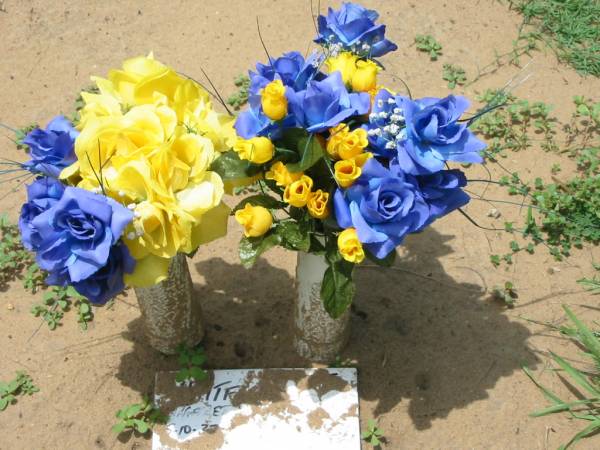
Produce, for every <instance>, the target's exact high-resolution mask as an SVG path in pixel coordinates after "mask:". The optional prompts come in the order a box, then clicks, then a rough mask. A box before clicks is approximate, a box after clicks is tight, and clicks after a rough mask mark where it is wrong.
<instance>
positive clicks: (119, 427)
mask: <svg viewBox="0 0 600 450" xmlns="http://www.w3.org/2000/svg"><path fill="white" fill-rule="evenodd" d="M125 427H126V425H125V422H119V423H117V424H116V425H113V427H112V431H113V433H115V434H121V433H122V432H123V431H125Z"/></svg>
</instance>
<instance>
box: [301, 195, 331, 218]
mask: <svg viewBox="0 0 600 450" xmlns="http://www.w3.org/2000/svg"><path fill="white" fill-rule="evenodd" d="M328 201H329V193H328V192H323V191H322V190H321V189H317V190H316V191H315V192H311V193H310V196H309V197H308V203H307V204H306V207H307V209H308V213H309V214H310V215H311V216H313V217H314V218H315V219H324V218H325V217H327V216H328V215H329V207H328V206H327V202H328Z"/></svg>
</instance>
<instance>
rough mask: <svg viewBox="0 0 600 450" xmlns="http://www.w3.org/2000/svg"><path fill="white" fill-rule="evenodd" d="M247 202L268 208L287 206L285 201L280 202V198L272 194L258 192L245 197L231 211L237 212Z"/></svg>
mask: <svg viewBox="0 0 600 450" xmlns="http://www.w3.org/2000/svg"><path fill="white" fill-rule="evenodd" d="M247 204H250V205H252V206H263V207H265V208H267V209H281V208H284V207H285V203H283V202H280V201H279V200H277V199H275V198H273V197H271V196H270V195H266V194H256V195H251V196H250V197H246V198H245V199H243V200H242V201H241V202H239V203H238V204H237V206H236V207H235V208H234V209H233V211H231V212H232V213H235V212H236V211H239V210H240V209H243V208H244V206H246V205H247Z"/></svg>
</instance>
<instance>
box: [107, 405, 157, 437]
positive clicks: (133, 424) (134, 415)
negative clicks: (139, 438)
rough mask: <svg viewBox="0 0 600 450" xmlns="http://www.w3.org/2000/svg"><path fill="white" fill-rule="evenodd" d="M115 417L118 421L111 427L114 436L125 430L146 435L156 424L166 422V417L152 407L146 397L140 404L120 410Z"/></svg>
mask: <svg viewBox="0 0 600 450" xmlns="http://www.w3.org/2000/svg"><path fill="white" fill-rule="evenodd" d="M116 417H117V419H119V420H118V422H117V423H116V424H115V425H114V426H113V427H112V430H113V432H114V433H116V434H120V433H122V432H123V431H125V430H135V431H137V432H138V433H140V434H146V433H147V432H148V431H150V430H151V429H152V427H153V426H154V425H156V424H157V423H165V422H166V421H167V417H166V416H165V415H164V414H163V413H162V412H161V411H160V410H159V409H158V408H156V407H155V406H154V404H153V403H152V402H151V401H150V399H149V398H148V397H144V399H143V401H142V403H134V404H132V405H128V406H125V407H124V408H123V409H120V410H119V411H118V412H117V414H116Z"/></svg>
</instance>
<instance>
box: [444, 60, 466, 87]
mask: <svg viewBox="0 0 600 450" xmlns="http://www.w3.org/2000/svg"><path fill="white" fill-rule="evenodd" d="M442 78H443V79H444V80H446V81H447V82H448V88H449V89H454V88H455V87H456V85H459V86H463V85H464V84H465V83H466V82H467V76H466V74H465V70H464V69H463V68H462V67H459V66H456V65H454V64H444V66H443V68H442Z"/></svg>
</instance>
